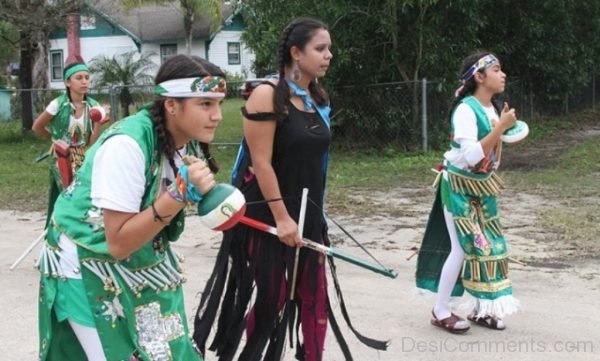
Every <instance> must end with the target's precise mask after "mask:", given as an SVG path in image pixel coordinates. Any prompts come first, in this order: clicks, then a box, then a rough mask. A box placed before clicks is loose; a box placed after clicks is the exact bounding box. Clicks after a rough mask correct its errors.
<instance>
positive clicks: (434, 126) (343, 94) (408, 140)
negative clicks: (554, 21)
mask: <svg viewBox="0 0 600 361" xmlns="http://www.w3.org/2000/svg"><path fill="white" fill-rule="evenodd" d="M243 84H244V83H243V82H228V95H227V97H228V98H234V99H235V98H237V99H238V102H239V103H236V105H235V106H236V107H237V106H239V105H241V102H242V100H241V90H242V86H243ZM599 86H600V84H599V80H598V77H596V76H594V77H593V78H592V79H591V81H590V82H589V84H588V85H586V86H584V87H581V88H580V89H577V90H575V91H571V92H570V93H569V94H568V95H565V96H564V97H562V98H556V99H549V98H548V97H546V98H544V97H536V96H534V95H533V94H534V92H533V91H532V89H531V86H530V85H529V84H525V83H524V82H521V81H519V80H511V82H509V85H508V87H507V89H506V92H505V93H504V94H503V95H502V97H503V98H504V99H505V100H506V101H508V102H509V103H510V105H511V107H514V108H516V109H517V114H518V116H519V118H520V119H523V120H526V121H529V120H531V119H532V118H534V117H538V116H545V115H560V114H567V113H570V112H576V111H580V110H582V109H586V108H595V106H596V91H597V89H599ZM153 88H154V87H153V86H151V85H145V86H114V87H110V88H95V89H92V90H91V91H90V92H89V96H91V97H93V98H94V99H96V100H97V101H99V102H100V103H105V104H110V105H111V119H112V120H118V119H122V118H123V117H125V116H126V115H128V114H132V113H134V112H136V111H137V110H138V109H139V108H140V107H141V106H142V105H143V104H145V103H148V102H150V101H152V100H153V99H154V95H153ZM63 92H64V91H63V90H53V89H16V90H10V89H3V90H2V96H3V97H4V98H5V100H4V101H1V99H0V108H1V109H0V111H1V112H0V113H2V114H4V115H6V114H8V116H7V118H8V119H9V120H14V121H21V119H22V118H23V117H24V116H25V118H28V116H27V112H29V113H30V115H29V118H30V119H35V117H36V116H37V115H38V114H40V113H41V112H42V111H43V110H44V109H45V107H46V106H47V104H48V103H49V102H50V101H51V100H52V99H54V98H55V97H57V96H59V95H60V94H63ZM330 93H331V104H332V129H333V142H334V143H333V144H334V146H335V147H338V148H341V149H368V148H372V149H382V148H392V149H397V150H402V151H417V150H427V149H440V148H445V147H446V146H447V144H448V139H449V138H448V137H449V126H448V111H449V105H450V101H451V96H452V94H450V93H449V91H448V90H444V89H443V87H442V86H441V85H440V84H439V83H438V82H435V81H428V80H425V79H423V80H420V81H415V82H394V83H382V84H361V85H356V86H346V87H339V88H337V89H333V90H332V91H331V92H330ZM6 99H9V100H6ZM24 102H25V103H28V102H30V103H31V104H32V106H31V107H27V106H25V105H26V104H24ZM6 108H8V111H7V109H6ZM237 109H239V108H237ZM237 114H239V113H238V112H237V110H236V115H237ZM226 120H228V119H226ZM239 120H240V119H239V118H236V119H231V120H230V121H231V122H234V123H236V124H239V134H241V121H239ZM232 138H236V139H238V137H237V136H234V137H232ZM219 141H220V139H219V136H217V139H216V142H217V143H219Z"/></svg>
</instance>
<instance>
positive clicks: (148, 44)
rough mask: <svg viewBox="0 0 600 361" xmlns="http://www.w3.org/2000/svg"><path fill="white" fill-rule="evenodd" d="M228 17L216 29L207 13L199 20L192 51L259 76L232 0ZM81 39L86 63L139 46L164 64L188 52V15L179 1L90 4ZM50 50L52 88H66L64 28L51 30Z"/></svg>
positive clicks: (231, 69) (106, 0) (85, 11)
mask: <svg viewBox="0 0 600 361" xmlns="http://www.w3.org/2000/svg"><path fill="white" fill-rule="evenodd" d="M223 17H224V19H225V21H223V24H220V26H219V28H218V30H217V31H216V32H211V31H210V24H209V20H208V19H207V17H204V16H201V17H199V18H198V19H196V21H195V22H194V24H193V27H192V32H193V42H192V55H198V56H201V57H203V58H205V59H207V60H209V61H211V62H213V63H214V64H216V65H218V66H219V67H221V68H222V69H224V70H225V71H227V72H228V73H229V74H237V75H241V76H243V77H254V76H255V75H254V73H253V72H252V68H251V67H252V63H253V62H254V54H253V53H252V52H251V50H250V49H248V48H246V47H245V46H244V43H243V42H242V41H241V39H240V37H241V34H242V32H243V22H242V17H241V15H240V14H239V13H238V12H235V11H234V9H233V7H232V5H231V4H230V2H229V1H224V2H223ZM79 37H80V43H79V44H80V52H81V56H82V58H83V59H84V60H85V61H86V62H89V61H90V60H91V59H92V58H94V57H95V56H97V55H104V56H107V57H112V56H113V55H116V54H122V53H125V52H129V51H132V50H137V51H138V52H140V53H146V52H153V53H155V54H156V56H154V57H153V59H152V60H153V61H154V63H155V64H156V65H157V68H158V66H159V65H160V64H161V63H162V62H163V61H164V59H165V58H166V57H168V56H169V55H173V54H178V53H185V51H186V49H185V31H184V28H183V15H182V12H181V9H180V8H179V7H178V5H175V3H171V4H169V5H165V6H156V5H151V6H144V7H141V8H137V9H133V10H130V11H129V12H125V11H124V10H123V9H122V8H119V7H118V6H117V5H116V2H115V1H111V0H96V1H90V2H87V3H86V5H84V6H83V7H82V9H81V13H80V33H79ZM49 49H50V50H49V60H48V64H49V77H50V79H49V80H50V87H51V88H54V89H63V88H64V83H63V79H62V73H63V67H64V63H65V59H66V58H67V55H68V50H67V49H68V46H67V33H66V30H65V29H64V28H63V29H59V30H57V31H55V32H53V33H52V34H50V48H49Z"/></svg>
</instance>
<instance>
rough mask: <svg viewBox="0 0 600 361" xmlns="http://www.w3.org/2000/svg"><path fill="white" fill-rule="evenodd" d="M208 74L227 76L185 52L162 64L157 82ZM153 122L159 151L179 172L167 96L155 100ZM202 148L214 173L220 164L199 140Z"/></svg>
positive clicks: (208, 63)
mask: <svg viewBox="0 0 600 361" xmlns="http://www.w3.org/2000/svg"><path fill="white" fill-rule="evenodd" d="M208 75H214V76H220V77H225V74H224V73H223V71H222V70H221V69H220V68H219V67H217V66H216V65H214V64H213V63H210V62H208V61H206V60H204V59H202V58H201V57H199V56H194V55H192V56H188V55H184V54H178V55H173V56H171V57H169V58H168V59H167V60H165V62H164V63H163V64H162V66H161V67H160V69H159V70H158V74H157V75H156V79H155V84H160V83H162V82H164V81H167V80H171V79H180V78H192V77H205V76H208ZM173 99H175V100H176V101H178V102H183V101H185V99H186V98H173ZM150 113H151V114H152V122H153V124H154V129H155V130H156V133H157V135H158V151H159V153H162V154H164V155H165V156H166V158H167V160H168V162H169V165H170V166H171V168H172V169H173V173H174V174H177V172H178V168H177V166H176V165H175V160H174V158H175V153H176V152H177V149H176V146H175V139H174V138H173V135H172V134H171V132H169V130H168V129H167V119H166V117H165V113H166V110H165V98H164V97H158V98H157V99H155V100H154V103H153V104H152V108H151V109H150ZM199 143H200V149H201V150H202V153H203V154H204V157H205V158H206V162H207V164H208V167H209V168H210V170H211V171H212V172H213V173H217V172H218V171H219V166H218V164H217V162H216V161H215V159H214V158H213V156H212V155H211V153H210V149H209V146H208V144H207V143H203V142H199Z"/></svg>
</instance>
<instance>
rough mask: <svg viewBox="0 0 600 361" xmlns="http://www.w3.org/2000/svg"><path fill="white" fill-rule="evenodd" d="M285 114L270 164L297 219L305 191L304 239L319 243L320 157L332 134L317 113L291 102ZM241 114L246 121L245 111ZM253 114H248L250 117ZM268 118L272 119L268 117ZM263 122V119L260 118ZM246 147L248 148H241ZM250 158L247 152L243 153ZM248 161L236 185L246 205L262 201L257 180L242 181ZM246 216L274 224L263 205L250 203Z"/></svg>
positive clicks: (322, 175)
mask: <svg viewBox="0 0 600 361" xmlns="http://www.w3.org/2000/svg"><path fill="white" fill-rule="evenodd" d="M287 109H288V114H287V116H285V117H284V118H282V119H281V121H278V125H277V128H276V130H275V138H274V142H273V155H272V165H273V169H274V171H275V175H276V177H277V181H278V182H279V189H280V192H281V196H282V197H283V198H284V202H285V205H286V208H287V210H288V213H289V214H290V216H291V217H292V218H293V219H294V220H298V215H299V213H300V200H301V196H302V189H303V188H308V197H309V198H310V200H309V201H308V203H307V211H306V218H305V225H304V236H305V237H309V238H310V239H313V240H315V241H320V238H321V237H322V235H323V233H322V232H323V231H324V226H325V224H326V223H325V219H324V216H323V194H324V191H325V189H324V188H325V172H324V169H323V157H324V156H325V154H326V152H327V150H328V149H329V144H330V142H331V133H330V131H329V128H328V127H327V125H326V124H325V121H324V120H323V119H322V117H321V116H320V115H319V114H318V113H316V112H315V113H313V112H305V111H301V110H299V109H297V108H296V107H295V106H294V104H293V103H292V102H291V101H288V105H287ZM242 113H244V115H245V116H246V118H247V119H249V118H248V113H246V112H245V109H243V110H242ZM253 115H254V114H250V117H251V118H255V117H253ZM270 119H274V118H273V117H271V118H270ZM260 120H266V119H260ZM243 146H245V147H246V149H248V148H247V145H246V144H245V143H244V145H243ZM246 154H247V157H249V154H248V152H247V153H246ZM249 163H250V162H249V159H247V160H246V162H245V163H243V164H245V165H244V166H243V168H242V169H240V170H239V173H238V174H239V176H238V181H236V182H235V183H236V185H237V186H238V187H239V188H240V189H241V190H242V192H243V193H244V195H245V196H246V200H247V201H248V202H253V201H259V200H264V197H263V196H262V193H261V192H260V189H259V187H258V183H257V181H256V178H254V179H251V180H250V181H245V180H244V175H245V174H247V166H248V165H249ZM246 214H247V215H248V216H250V217H252V218H256V219H260V220H262V221H264V222H267V223H269V224H271V225H275V223H274V220H273V217H272V215H271V212H270V210H269V208H268V205H266V204H250V205H249V206H248V208H247V212H246Z"/></svg>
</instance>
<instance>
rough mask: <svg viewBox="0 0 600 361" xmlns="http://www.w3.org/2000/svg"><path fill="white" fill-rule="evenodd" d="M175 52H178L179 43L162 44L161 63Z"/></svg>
mask: <svg viewBox="0 0 600 361" xmlns="http://www.w3.org/2000/svg"><path fill="white" fill-rule="evenodd" d="M175 54H177V44H162V45H161V46H160V63H161V64H162V63H164V62H165V60H166V59H167V58H168V57H170V56H171V55H175Z"/></svg>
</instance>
